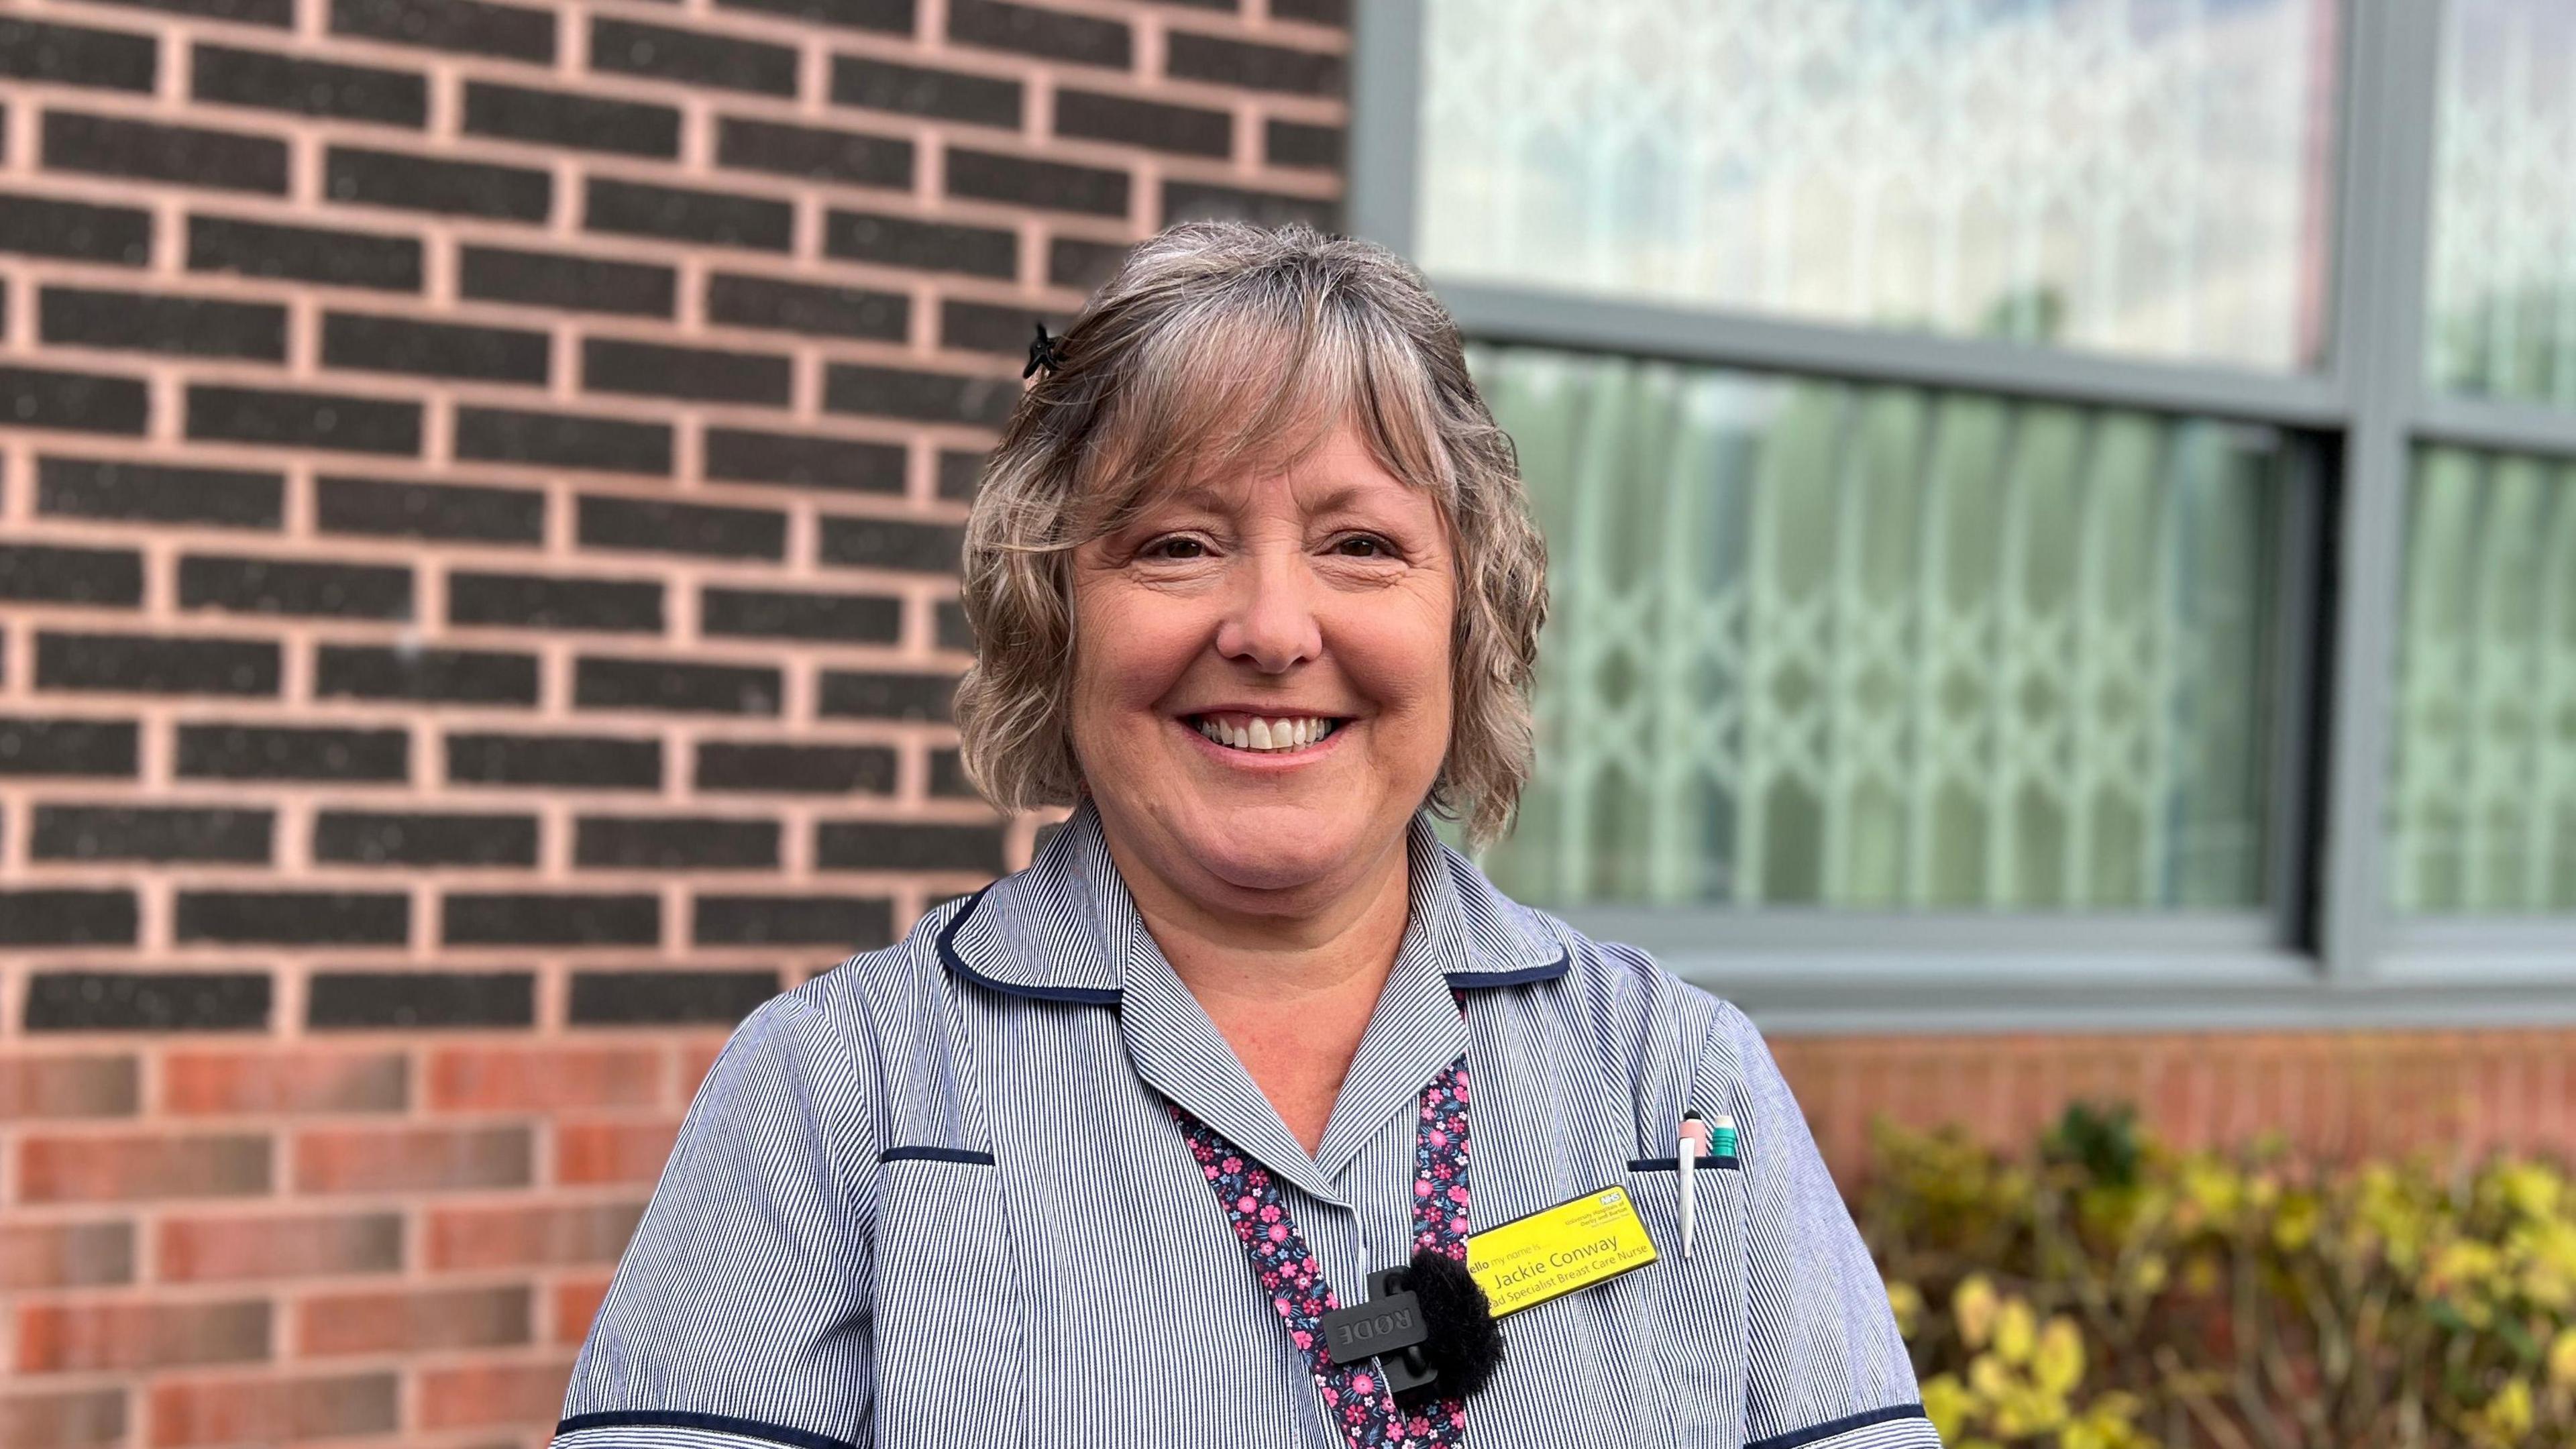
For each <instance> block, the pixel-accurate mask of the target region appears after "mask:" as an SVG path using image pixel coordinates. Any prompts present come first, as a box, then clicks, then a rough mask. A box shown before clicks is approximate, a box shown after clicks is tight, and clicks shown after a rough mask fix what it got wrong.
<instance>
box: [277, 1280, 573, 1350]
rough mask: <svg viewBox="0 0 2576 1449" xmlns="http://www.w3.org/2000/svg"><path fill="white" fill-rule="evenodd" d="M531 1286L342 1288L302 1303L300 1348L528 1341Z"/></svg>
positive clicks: (408, 1347)
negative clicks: (367, 1290)
mask: <svg viewBox="0 0 2576 1449" xmlns="http://www.w3.org/2000/svg"><path fill="white" fill-rule="evenodd" d="M529 1301H530V1300H529V1292H528V1289H527V1287H526V1286H525V1285H524V1284H513V1285H506V1286H502V1287H497V1288H411V1289H403V1290H399V1291H391V1292H372V1293H335V1294H330V1295H327V1296H323V1297H316V1298H308V1299H306V1300H304V1301H303V1302H302V1303H299V1304H297V1305H296V1306H295V1349H294V1351H295V1353H296V1354H297V1355H298V1356H299V1357H303V1358H324V1357H328V1356H330V1355H332V1354H343V1353H395V1352H402V1353H417V1352H420V1351H422V1350H426V1349H440V1348H491V1347H495V1346H498V1345H502V1344H513V1343H526V1342H527V1341H528V1336H529V1333H530V1331H531V1330H530V1327H529Z"/></svg>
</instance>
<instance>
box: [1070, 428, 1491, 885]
mask: <svg viewBox="0 0 2576 1449" xmlns="http://www.w3.org/2000/svg"><path fill="white" fill-rule="evenodd" d="M1456 607H1457V603H1456V576H1455V572H1454V570H1453V567H1452V561H1451V557H1450V551H1449V538H1448V534H1447V529H1446V528H1445V527H1444V525H1443V521H1442V519H1441V516H1440V511H1439V508H1438V506H1437V505H1436V504H1435V503H1434V502H1433V501H1432V500H1431V498H1430V497H1429V496H1428V495H1426V494H1423V493H1420V492H1417V491H1415V490H1414V489H1411V488H1408V487H1406V486H1405V485H1404V484H1403V483H1402V482H1401V481H1399V480H1398V479H1396V477H1395V476H1394V475H1392V474H1390V473H1388V472H1387V471H1386V470H1385V469H1384V468H1382V467H1380V466H1379V465H1378V463H1377V461H1376V460H1375V459H1374V458H1373V457H1372V456H1371V455H1370V453H1369V451H1368V447H1367V445H1366V444H1365V443H1364V442H1363V441H1362V440H1361V439H1360V436H1359V435H1358V433H1357V432H1356V431H1355V430H1353V429H1352V428H1351V427H1350V426H1349V425H1348V424H1347V423H1345V424H1343V425H1342V426H1341V427H1339V428H1338V429H1337V430H1336V431H1335V432H1334V433H1333V434H1332V435H1330V436H1329V437H1328V438H1327V439H1326V440H1325V441H1324V442H1323V443H1322V444H1321V445H1319V446H1318V447H1317V448H1315V449H1314V450H1313V451H1311V452H1310V453H1308V454H1307V456H1306V457H1305V458H1303V459H1302V460H1300V461H1299V462H1297V463H1296V464H1294V465H1293V466H1291V467H1289V468H1288V469H1286V470H1285V471H1283V472H1278V473H1275V474H1273V475H1271V476H1268V477H1230V478H1220V479H1215V480H1211V481H1209V482H1206V483H1203V484H1200V485H1195V486H1193V487H1190V488H1187V489H1183V490H1178V491H1176V492H1174V493H1173V494H1172V495H1170V496H1168V497H1164V498H1161V499H1158V500H1156V501H1154V502H1152V503H1150V504H1149V505H1148V506H1147V507H1146V508H1145V509H1144V511H1143V512H1142V513H1141V514H1140V515H1139V516H1138V517H1137V518H1136V520H1135V521H1134V523H1133V524H1132V525H1131V526H1129V527H1127V528H1125V529H1122V530H1121V531H1119V532H1118V533H1115V534H1113V535H1111V536H1109V537H1107V538H1104V539H1100V540H1097V541H1095V542H1093V543H1090V544H1086V545H1084V546H1083V547H1082V548H1080V549H1079V550H1077V551H1076V552H1075V554H1074V641H1075V642H1074V653H1075V661H1074V683H1073V708H1072V719H1071V731H1072V739H1073V749H1074V755H1075V758H1076V759H1077V760H1078V761H1079V762H1080V763H1081V766H1082V773H1083V779H1084V782H1085V784H1086V785H1087V787H1088V788H1089V790H1090V792H1091V795H1092V797H1093V799H1094V800H1095V801H1096V802H1097V803H1098V806H1099V810H1100V817H1101V824H1102V827H1103V829H1104V830H1105V831H1106V832H1107V833H1108V835H1109V837H1110V839H1111V841H1112V843H1113V844H1115V845H1117V846H1118V847H1120V850H1121V853H1122V855H1123V856H1126V857H1129V858H1133V859H1134V860H1135V861H1136V863H1137V864H1140V865H1142V866H1144V867H1145V868H1146V869H1148V870H1151V871H1152V872H1153V873H1154V874H1155V875H1156V876H1157V877H1158V878H1160V880H1161V881H1163V882H1165V883H1168V884H1169V885H1171V886H1172V887H1173V888H1174V889H1177V890H1179V891H1181V892H1182V893H1183V894H1184V895H1186V896H1188V897H1190V898H1191V899H1192V901H1193V902H1194V903H1195V904H1198V905H1199V906H1201V907H1202V908H1207V909H1213V910H1219V911H1245V910H1250V911H1256V912H1257V911H1260V910H1262V909H1264V907H1265V905H1280V904H1285V902H1284V901H1283V899H1282V898H1281V897H1280V896H1278V895H1277V894H1275V893H1278V892H1283V891H1284V892H1296V893H1298V894H1299V895H1300V896H1303V897H1308V898H1313V899H1330V898H1332V897H1333V896H1334V895H1336V894H1337V893H1339V892H1340V891H1342V890H1346V889H1350V888H1353V887H1356V886H1357V885H1358V884H1359V883H1360V882H1361V881H1363V880H1364V879H1366V877H1367V875H1368V873H1369V872H1371V871H1373V870H1375V869H1378V868H1382V867H1383V864H1384V859H1385V852H1386V851H1387V850H1388V849H1389V848H1390V847H1395V848H1399V849H1400V847H1401V844H1402V839H1403V833H1404V828H1405V824H1406V822H1407V821H1408V820H1409V819H1410V818H1411V817H1412V815H1413V812H1414V811H1415V810H1416V809H1417V808H1419V807H1420V806H1421V804H1422V802H1423V800H1424V798H1425V797H1426V796H1427V795H1428V794H1429V793H1430V790H1431V786H1432V782H1433V781H1434V780H1435V779H1436V778H1437V777H1438V775H1439V773H1440V764H1441V761H1442V759H1443V758H1444V757H1445V756H1446V754H1447V752H1448V748H1449V710H1450V658H1449V648H1450V644H1449V640H1450V625H1451V619H1452V617H1453V615H1454V613H1455V611H1456ZM1398 868H1399V869H1401V866H1400V865H1399V866H1398Z"/></svg>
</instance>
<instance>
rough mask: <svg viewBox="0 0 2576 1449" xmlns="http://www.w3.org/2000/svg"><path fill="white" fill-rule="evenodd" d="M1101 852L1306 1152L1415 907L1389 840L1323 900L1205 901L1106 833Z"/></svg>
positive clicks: (1325, 1118)
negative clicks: (1129, 854)
mask: <svg viewBox="0 0 2576 1449" xmlns="http://www.w3.org/2000/svg"><path fill="white" fill-rule="evenodd" d="M1110 857H1111V859H1112V860H1114V861H1116V863H1117V865H1118V868H1119V871H1120V873H1121V875H1122V876H1124V877H1125V879H1126V881H1127V887H1128V894H1129V895H1130V896H1132V897H1133V898H1134V899H1135V902H1136V911H1137V914H1138V915H1139V916H1141V917H1143V918H1144V922H1145V929H1146V930H1147V931H1149V932H1151V933H1152V934H1153V937H1154V944H1155V945H1157V946H1159V947H1161V948H1162V952H1163V958H1164V959H1165V960H1167V961H1169V962H1171V963H1172V970H1173V972H1174V973H1175V974H1177V975H1178V976H1179V977H1180V978H1181V984H1183V985H1184V986H1187V987H1188V988H1189V989H1190V994H1191V995H1192V996H1194V997H1196V998H1198V1003H1199V1005H1200V1007H1201V1008H1203V1009H1204V1010H1205V1011H1206V1012H1207V1014H1208V1019H1209V1020H1210V1021H1213V1022H1214V1023H1216V1028H1217V1032H1218V1034H1220V1035H1222V1036H1223V1037H1224V1038H1225V1040H1226V1044H1227V1045H1228V1046H1231V1047H1232V1048H1234V1054H1235V1056H1236V1058H1237V1059H1238V1060H1240V1061H1241V1062H1242V1063H1243V1068H1244V1071H1245V1072H1246V1073H1247V1074H1248V1075H1250V1076H1251V1078H1252V1081H1253V1085H1255V1086H1257V1087H1259V1088H1260V1089H1261V1093H1262V1095H1263V1096H1264V1097H1267V1098H1268V1099H1269V1101H1270V1105H1271V1106H1272V1107H1273V1108H1274V1109H1275V1110H1277V1112H1278V1113H1279V1120H1280V1121H1281V1122H1282V1123H1283V1124H1285V1125H1286V1126H1287V1128H1288V1130H1289V1132H1290V1133H1291V1134H1292V1135H1294V1136H1295V1137H1296V1139H1297V1141H1298V1143H1299V1144H1300V1145H1302V1146H1303V1147H1304V1148H1305V1149H1306V1151H1307V1153H1308V1154H1309V1155H1311V1154H1313V1153H1314V1152H1315V1150H1316V1149H1317V1148H1318V1147H1319V1146H1321V1145H1322V1143H1323V1138H1324V1128H1325V1126H1326V1124H1327V1123H1328V1122H1330V1121H1331V1119H1332V1114H1333V1103H1334V1101H1335V1100H1336V1099H1338V1098H1339V1096H1340V1095H1341V1087H1342V1078H1343V1077H1344V1076H1345V1075H1347V1074H1348V1073H1349V1071H1350V1065H1351V1058H1352V1057H1354V1056H1355V1055H1357V1054H1358V1052H1359V1045H1360V1038H1361V1036H1362V1035H1363V1034H1365V1033H1366V1032H1367V1030H1368V1024H1369V1019H1370V1017H1371V1016H1373V1015H1374V1014H1375V1013H1376V1010H1377V1000H1378V996H1379V995H1380V993H1382V992H1383V991H1384V990H1385V988H1386V978H1387V974H1388V972H1390V971H1391V970H1393V969H1394V966H1395V955H1396V951H1397V949H1398V948H1399V947H1401V946H1402V945H1403V942H1404V930H1405V923H1406V921H1407V919H1408V917H1409V914H1410V910H1411V905H1412V892H1411V887H1410V881H1409V875H1410V872H1409V871H1408V869H1407V864H1408V862H1407V856H1406V844H1405V841H1404V839H1403V838H1402V837H1398V839H1397V840H1396V842H1395V844H1394V847H1393V848H1392V849H1391V850H1388V851H1386V852H1385V853H1384V858H1383V860H1382V861H1379V862H1374V863H1372V865H1371V867H1370V868H1369V869H1367V870H1366V871H1365V872H1364V873H1362V874H1361V875H1360V876H1359V877H1358V880H1357V889H1352V890H1344V891H1340V892H1338V893H1336V894H1335V895H1334V896H1333V897H1332V898H1331V899H1329V900H1324V901H1320V902H1310V901H1293V902H1291V901H1282V902H1279V903H1276V908H1275V909H1269V908H1264V907H1265V906H1267V905H1269V904H1270V903H1258V904H1255V906H1254V907H1253V908H1252V909H1242V908H1239V907H1237V906H1235V905H1233V904H1231V903H1229V905H1228V906H1226V907H1224V908H1211V907H1209V906H1208V905H1207V904H1206V903H1205V902H1204V901H1202V900H1198V899H1194V898H1193V897H1192V896H1191V894H1190V893H1188V892H1186V891H1184V890H1183V889H1181V888H1179V887H1178V886H1177V885H1176V884H1175V883H1173V882H1170V881H1166V880H1164V879H1162V878H1161V877H1160V876H1159V875H1157V874H1156V873H1155V872H1154V871H1153V870H1152V869H1151V868H1150V867H1148V866H1147V865H1146V864H1145V863H1144V862H1142V861H1136V862H1131V861H1129V860H1128V859H1127V858H1126V857H1125V856H1124V855H1123V854H1122V853H1121V852H1120V851H1119V849H1118V847H1117V845H1116V844H1115V842H1112V843H1111V844H1110Z"/></svg>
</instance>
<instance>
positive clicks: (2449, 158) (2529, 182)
mask: <svg viewBox="0 0 2576 1449" xmlns="http://www.w3.org/2000/svg"><path fill="white" fill-rule="evenodd" d="M2448 15H2449V19H2448V34H2447V35H2446V36H2445V37H2444V41H2443V55H2442V100H2441V111H2440V117H2439V121H2438V123H2437V124H2438V126H2439V131H2438V135H2439V137H2440V139H2439V143H2438V145H2439V151H2438V153H2437V158H2438V159H2437V160H2436V162H2435V173H2434V194H2433V263H2432V276H2431V279H2430V283H2429V285H2430V289H2431V293H2432V299H2431V307H2432V315H2431V317H2430V318H2429V319H2428V320H2427V325H2426V330H2425V342H2426V346H2427V349H2428V351H2429V354H2430V355H2429V359H2428V362H2429V365H2430V368H2431V372H2432V380H2433V384H2434V385H2435V386H2436V387H2440V388H2444V389H2448V390H2451V391H2455V392H2464V393H2483V394H2488V395H2492V396H2496V397H2504V398H2515V399H2521V400H2524V401H2530V402H2541V403H2547V404H2550V405H2552V406H2556V407H2576V5H2570V4H2569V3H2567V0H2450V6H2449V12H2448Z"/></svg>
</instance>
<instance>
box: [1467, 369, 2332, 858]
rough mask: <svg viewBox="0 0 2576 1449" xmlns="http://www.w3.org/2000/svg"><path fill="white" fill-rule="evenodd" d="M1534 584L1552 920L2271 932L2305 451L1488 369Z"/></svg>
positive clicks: (1758, 385)
mask: <svg viewBox="0 0 2576 1449" xmlns="http://www.w3.org/2000/svg"><path fill="white" fill-rule="evenodd" d="M1470 366H1471V367H1472V368H1473V369H1474V370H1475V372H1476V374H1477V378H1478V383H1479V385H1480V386H1481V387H1482V388H1483V390H1484V392H1485V395H1486V398H1487V400H1488V401H1489V402H1490V403H1491V404H1492V406H1493V408H1494V411H1495V414H1496V416H1497V417H1498V418H1499V419H1500V420H1501V421H1502V423H1503V426H1504V427H1505V428H1506V429H1507V430H1508V431H1510V433H1511V434H1512V436H1513V438H1514V440H1515V441H1516V442H1517V443H1518V444H1519V449H1520V458H1521V465H1522V471H1523V473H1524V475H1525V476H1526V477H1527V479H1528V480H1529V484H1530V488H1531V492H1532V502H1533V504H1534V506H1535V509H1536V512H1537V514H1538V517H1539V523H1540V527H1541V529H1542V530H1543V531H1544V533H1545V534H1546V536H1547V539H1548V544H1549V552H1550V562H1549V581H1550V590H1551V598H1550V615H1549V624H1548V630H1547V636H1546V643H1545V647H1544V648H1543V650H1542V653H1541V679H1540V686H1539V691H1538V701H1537V703H1538V716H1539V750H1540V760H1541V767H1540V769H1539V771H1538V774H1537V777H1536V779H1535V781H1534V784H1533V788H1532V789H1531V790H1530V792H1529V794H1528V796H1527V797H1526V798H1525V800H1524V802H1523V806H1522V814H1521V821H1520V827H1519V829H1518V831H1517V832H1516V833H1515V834H1514V836H1513V837H1512V838H1511V839H1510V840H1509V841H1507V842H1506V843H1504V844H1503V845H1502V846H1500V847H1498V848H1497V849H1496V850H1495V851H1494V852H1493V853H1492V854H1491V855H1490V856H1489V857H1488V859H1487V861H1486V866H1487V869H1488V870H1489V871H1491V872H1492V873H1493V874H1494V876H1495V879H1496V880H1497V882H1498V883H1500V884H1501V885H1502V886H1503V887H1504V888H1505V889H1506V890H1508V891H1511V892H1513V893H1514V894H1516V895H1518V896H1519V897H1521V898H1522V899H1525V900H1529V901H1532V902H1533V903H1539V904H1545V905H1549V906H1555V907H1566V906H1580V905H1591V904H1597V903H1604V902H1622V903H1625V902H1662V903H1720V904H1727V905H1734V906H1763V905H1783V904H1787V905H1827V906H1841V907H1863V908H1880V909H1906V908H1934V909H1944V908H1947V909H1961V908H1968V909H2060V908H2067V907H2077V908H2115V909H2135V908H2142V907H2197V908H2239V909H2250V908H2253V907H2256V906H2259V905H2260V904H2261V903H2262V901H2263V898H2264V892H2265V880H2264V872H2265V858H2264V845H2265V840H2264V835H2265V829H2266V821H2265V813H2264V810H2263V805H2262V802H2263V800H2264V799H2265V798H2266V791H2265V776H2266V773H2267V768H2268V764H2269V762H2268V760H2267V758H2266V755H2265V752H2264V750H2263V749H2262V748H2261V743H2260V742H2261V741H2262V740H2263V738H2264V724H2265V716H2266V713H2267V710H2266V705H2267V703H2268V700H2269V695H2270V686H2271V681H2272V677H2273V670H2274V659H2273V655H2274V652H2275V649H2276V641H2275V639H2274V637H2273V627H2274V624H2275V611H2274V609H2273V606H2272V598H2271V593H2270V590H2271V586H2272V583H2273V579H2272V572H2273V571H2272V567H2271V561H2272V558H2273V556H2274V553H2275V550H2276V547H2277V534H2278V517H2279V512H2280V509H2279V507H2278V501H2279V496H2280V494H2281V491H2282V488H2283V486H2284V477H2285V474H2286V473H2287V471H2288V469H2287V464H2286V460H2285V454H2286V452H2287V450H2288V448H2289V446H2290V445H2289V443H2288V442H2287V440H2285V439H2284V438H2283V437H2282V436H2281V435H2280V434H2278V433H2277V432H2275V431H2273V430H2270V429H2265V428H2259V427H2246V426H2239V425H2232V424H2222V423H2211V422H2205V421H2188V420H2184V421H2177V420H2172V419H2166V418H2160V417H2158V416H2155V415H2153V414H2147V413H2139V412H2132V411H2124V410H2117V409H2101V408H2076V407H2069V406H2064V405H2059V404H2048V403H2025V402H2020V401H2017V400H2013V399H2006V398H1995V397H1987V396H1978V395H1968V394H1946V395H1945V394H1939V393H1931V392H1927V391H1925V390H1922V389H1918V388H1902V387H1866V386H1855V385H1850V384H1843V383H1833V382H1823V381H1815V380H1802V379H1791V378H1780V377H1766V376H1762V375H1758V374H1750V373H1744V372H1737V371H1731V370H1724V369H1717V368H1708V367H1693V366H1687V365H1682V364H1675V363H1669V362H1659V361H1645V360H1637V359H1631V358H1621V357H1607V356H1597V355H1581V354H1571V353H1566V352H1560V351H1555V350H1550V349H1532V348H1495V347H1486V346H1480V347H1478V348H1476V349H1475V351H1474V352H1473V354H1472V355H1471V357H1470Z"/></svg>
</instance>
